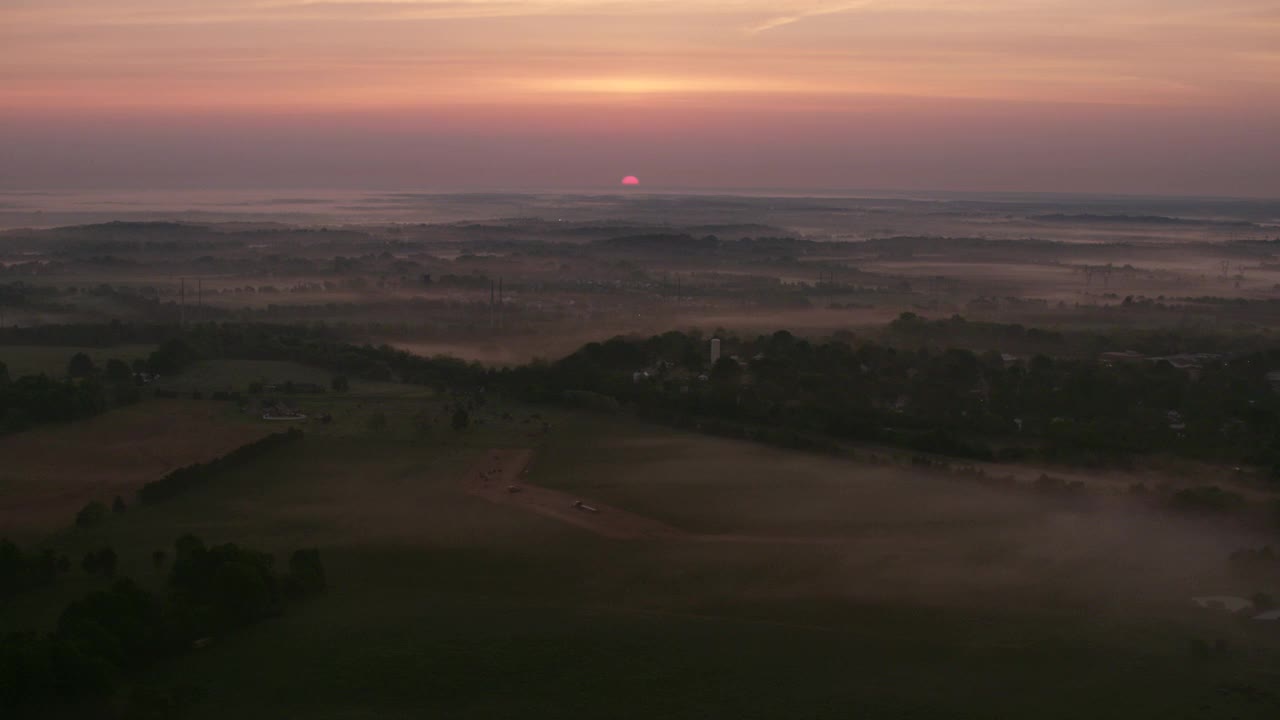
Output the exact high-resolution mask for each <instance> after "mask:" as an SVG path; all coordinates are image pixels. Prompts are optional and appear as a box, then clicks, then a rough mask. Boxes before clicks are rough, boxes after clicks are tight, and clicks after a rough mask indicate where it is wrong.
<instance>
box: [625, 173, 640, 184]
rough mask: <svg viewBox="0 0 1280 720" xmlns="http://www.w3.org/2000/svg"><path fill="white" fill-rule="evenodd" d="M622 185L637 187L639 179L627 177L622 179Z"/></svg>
mask: <svg viewBox="0 0 1280 720" xmlns="http://www.w3.org/2000/svg"><path fill="white" fill-rule="evenodd" d="M622 184H623V185H639V184H640V178H638V177H636V176H635V175H628V176H626V177H624V178H622Z"/></svg>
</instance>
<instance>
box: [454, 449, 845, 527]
mask: <svg viewBox="0 0 1280 720" xmlns="http://www.w3.org/2000/svg"><path fill="white" fill-rule="evenodd" d="M533 455H534V453H533V451H532V450H528V449H496V450H488V451H486V452H485V456H484V459H483V460H482V461H480V462H479V463H477V464H476V465H475V466H474V467H472V468H471V470H469V471H468V473H467V477H466V480H465V483H466V489H467V492H469V493H470V494H472V495H476V496H478V497H482V498H484V499H485V500H488V501H490V502H493V503H496V504H499V505H508V506H513V507H518V508H523V509H525V510H528V511H530V512H535V513H538V514H539V515H545V516H546V517H550V518H554V519H556V520H559V521H561V522H565V523H568V524H570V525H574V526H576V527H580V528H582V529H584V530H589V531H591V532H593V533H596V534H597V535H602V536H604V537H608V538H614V539H618V540H635V539H641V538H648V539H663V540H689V541H696V542H723V543H769V544H785V545H830V544H836V543H842V542H849V539H848V538H833V537H772V536H760V535H703V534H698V533H691V532H688V531H685V530H681V529H680V528H677V527H674V526H671V525H668V524H666V523H664V522H662V521H661V520H656V519H654V518H649V517H645V516H643V515H637V514H636V513H633V512H630V511H627V510H623V509H622V508H619V507H615V506H613V505H607V504H605V503H601V502H597V501H595V500H592V499H590V498H585V497H581V496H578V495H571V494H569V493H566V492H563V491H561V490H552V489H551V488H545V487H541V486H539V485H531V484H529V483H528V482H527V478H528V475H529V467H530V465H531V464H532V463H533ZM578 503H581V504H582V505H586V506H587V507H589V508H593V509H594V510H595V512H592V511H591V510H588V509H583V508H580V507H577V504H578Z"/></svg>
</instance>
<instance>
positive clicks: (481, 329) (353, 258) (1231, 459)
mask: <svg viewBox="0 0 1280 720" xmlns="http://www.w3.org/2000/svg"><path fill="white" fill-rule="evenodd" d="M50 197H52V196H49V197H46V196H40V199H36V200H32V199H30V198H27V199H25V200H22V201H21V202H10V209H9V210H8V211H7V212H8V215H7V216H6V217H8V218H9V220H8V222H16V221H17V220H21V219H26V218H28V217H30V216H31V213H33V212H34V209H35V208H38V207H41V205H40V203H42V202H45V203H51V204H50V205H49V206H48V207H49V209H48V210H45V211H44V213H45V214H44V216H43V217H45V218H46V219H48V220H50V221H52V222H50V223H49V225H48V226H39V227H37V226H36V225H41V223H32V225H33V226H32V227H11V228H10V229H7V230H4V231H3V232H0V265H2V269H0V290H2V294H0V303H2V304H0V312H2V313H3V315H2V317H3V327H0V361H2V362H3V366H0V367H2V368H3V372H0V378H2V380H0V383H3V384H0V397H3V400H4V404H5V412H4V415H3V418H4V425H3V428H2V429H3V431H4V433H5V436H4V437H2V438H0V453H2V454H3V457H4V458H5V460H6V462H5V463H4V467H3V469H0V534H3V535H4V536H6V537H8V538H10V539H11V540H12V541H13V542H14V543H16V544H12V545H9V546H6V547H7V548H8V549H7V550H5V553H6V554H5V555H4V557H5V558H6V559H5V562H6V563H7V565H6V566H5V568H6V569H5V572H6V573H8V575H6V577H8V578H10V581H9V582H10V583H11V584H12V585H11V588H12V589H10V590H8V591H6V595H5V599H4V602H5V605H4V614H3V619H4V624H3V627H2V629H3V630H4V631H5V632H7V633H16V634H13V635H11V636H10V640H8V641H7V642H8V643H9V644H8V645H7V646H6V647H7V648H8V649H7V650H6V652H8V653H10V654H9V655H7V656H6V657H7V659H6V660H5V662H6V663H7V664H5V665H3V666H2V667H4V668H7V670H5V672H7V673H9V674H8V675H5V676H4V678H5V680H4V684H3V685H2V686H0V687H3V688H5V690H4V692H5V693H6V695H5V696H4V697H5V702H6V703H8V704H9V705H10V706H11V707H13V708H15V709H21V710H22V711H24V712H25V711H31V712H39V713H45V712H54V711H56V712H63V711H65V712H67V713H71V712H77V711H79V710H80V709H83V708H87V707H98V706H100V705H98V703H101V702H104V700H103V699H104V698H105V699H106V700H105V701H106V702H109V704H110V706H113V707H116V708H119V709H120V710H119V712H122V713H126V716H133V715H128V714H129V713H150V715H148V716H165V717H167V716H170V715H174V714H180V715H182V716H190V717H225V716H226V715H228V714H238V715H243V716H248V717H259V716H260V717H276V716H278V715H279V713H280V712H281V711H282V710H284V711H285V712H286V714H305V715H308V716H316V717H347V716H351V715H353V714H355V715H359V714H365V713H372V714H374V715H377V716H385V715H402V714H405V715H408V714H415V713H417V712H420V711H426V712H435V713H440V714H444V715H447V716H451V717H494V716H516V715H519V716H522V717H528V716H535V717H540V716H548V717H550V716H560V714H561V713H562V712H564V711H565V709H566V708H579V709H581V710H582V711H583V712H587V708H589V707H592V706H595V705H599V704H601V703H607V704H609V705H610V707H611V711H610V714H612V715H616V716H620V717H632V716H634V717H641V716H645V717H652V716H654V715H660V716H665V717H704V716H705V714H704V712H705V708H706V707H707V706H706V705H705V703H707V702H710V700H709V699H708V695H707V693H708V692H709V690H708V687H709V685H708V683H711V684H714V685H716V686H718V687H722V688H729V690H728V692H729V695H727V696H721V695H717V699H716V700H715V707H716V708H717V709H718V711H721V710H727V711H735V712H738V713H741V714H745V715H752V714H753V713H759V714H762V715H765V716H779V717H781V716H795V714H799V715H804V716H825V715H827V714H828V713H829V712H832V709H833V708H835V707H863V708H870V710H868V712H872V713H875V714H883V715H886V716H901V715H902V714H904V713H907V714H910V713H917V714H924V715H929V714H938V715H945V716H954V715H957V714H962V715H963V714H974V713H973V712H972V711H973V709H974V707H975V706H974V705H973V702H974V698H975V695H974V693H975V692H978V693H980V695H978V697H981V704H982V705H981V706H982V708H984V710H983V711H982V712H979V713H977V715H980V716H990V717H1010V716H1024V715H1029V714H1034V715H1036V716H1062V717H1078V716H1079V714H1081V713H1089V714H1097V715H1102V716H1109V715H1112V714H1114V713H1113V712H1112V711H1113V710H1114V711H1115V712H1116V713H1118V712H1120V711H1121V710H1123V711H1124V712H1125V713H1128V712H1130V711H1132V712H1136V713H1137V714H1138V715H1140V716H1151V715H1152V714H1162V713H1173V714H1178V713H1179V712H1181V710H1180V709H1185V708H1189V707H1191V708H1199V709H1198V710H1197V711H1196V714H1193V715H1192V716H1195V717H1244V716H1249V717H1254V716H1256V717H1264V716H1267V715H1269V714H1270V713H1271V712H1273V711H1274V710H1275V709H1276V708H1277V707H1280V705H1278V703H1280V696H1276V695H1274V694H1273V690H1272V689H1271V688H1272V686H1273V679H1274V676H1275V673H1276V672H1277V671H1280V635H1277V634H1276V633H1275V632H1274V630H1276V628H1277V627H1280V626H1277V625H1276V624H1275V622H1273V621H1271V620H1267V619H1262V618H1268V617H1273V616H1274V613H1272V614H1271V615H1268V613H1269V612H1271V610H1272V608H1273V607H1274V606H1275V605H1276V603H1277V600H1276V598H1277V597H1280V558H1278V557H1277V556H1276V555H1275V554H1274V551H1273V550H1272V549H1271V548H1272V547H1274V545H1275V543H1276V539H1277V533H1278V532H1280V480H1278V479H1277V478H1280V444H1277V440H1276V438H1277V437H1280V435H1278V434H1277V431H1278V428H1280V394H1278V393H1277V390H1276V387H1277V386H1280V351H1278V350H1277V349H1276V343H1275V333H1276V332H1277V329H1278V328H1280V304H1277V302H1276V297H1277V287H1280V258H1278V257H1277V254H1276V253H1277V248H1280V227H1278V226H1277V223H1276V214H1275V205H1274V204H1269V203H1266V202H1260V201H1224V200H1181V199H1150V200H1137V199H1123V198H1117V199H1084V198H1050V197H1038V198H999V199H997V198H986V199H975V198H966V199H954V198H950V199H946V198H935V199H905V198H904V199H894V198H876V199H868V198H841V197H803V196H787V197H772V196H737V195H663V194H653V195H640V194H636V195H617V194H604V195H573V194H558V195H533V196H525V195H519V194H506V195H419V194H396V195H380V194H370V195H342V196H328V197H326V198H319V197H317V198H314V199H313V200H309V201H307V202H306V203H303V202H302V201H301V199H294V200H291V201H288V202H282V201H280V200H273V199H263V200H252V197H251V196H249V195H247V194H246V195H245V197H247V198H249V199H246V200H243V201H240V202H238V203H233V202H231V201H229V200H227V199H225V198H223V199H217V200H215V199H207V200H202V201H200V202H196V201H194V200H192V198H191V197H190V196H174V197H172V198H166V197H165V196H157V197H153V198H139V199H135V200H134V201H132V202H134V203H136V205H126V206H124V207H125V208H127V209H121V208H120V207H119V206H117V205H115V204H114V203H117V202H123V201H119V200H113V201H111V202H110V203H108V202H106V201H103V200H90V199H87V198H80V199H78V200H77V201H76V202H75V203H72V204H70V205H66V206H64V205H61V204H59V203H61V202H64V201H65V198H59V199H50ZM23 203H25V204H23ZM169 203H180V205H170V204H169ZM286 205H298V206H302V207H305V208H306V209H305V210H302V211H299V212H294V211H292V210H288V209H283V210H282V209H281V208H282V207H283V206H286ZM55 206H56V209H55ZM179 206H180V207H183V208H191V210H190V211H186V210H184V211H177V210H175V209H174V208H176V207H179ZM24 213H25V214H24ZM413 217H416V218H418V219H419V220H421V221H419V222H408V221H407V219H408V218H413ZM157 218H168V219H163V220H161V219H157ZM37 219H39V218H37ZM71 220H79V221H81V222H80V224H69V225H63V224H60V223H63V222H67V221H71ZM288 428H292V429H291V430H290V431H289V433H284V432H282V430H284V429H288ZM188 535H195V536H198V537H199V538H201V540H199V541H197V540H194V539H192V538H190V537H187V539H180V538H183V537H184V536H188ZM175 540H177V541H178V544H177V545H176V546H175V545H174V542H175ZM204 542H208V543H211V544H210V545H209V546H208V547H206V546H205V545H203V543H204ZM228 542H230V543H235V545H226V546H222V545H217V543H228ZM196 543H200V544H196ZM258 552H265V553H268V554H270V555H255V554H254V553H258ZM103 553H109V554H110V557H109V558H107V557H106V556H105V555H103ZM246 553H247V554H246ZM299 553H301V554H299ZM307 553H313V554H311V555H308V554H307ZM272 555H273V556H275V557H278V558H289V562H288V563H287V564H282V562H275V563H272V562H267V561H264V560H261V559H260V558H268V557H270V556H272ZM255 558H258V559H255ZM321 563H322V568H321V567H320V564H321ZM232 568H238V569H237V570H235V573H239V574H234V573H233V574H228V573H232ZM202 572H203V573H210V574H209V576H208V579H207V580H203V581H198V580H197V578H199V577H201V576H200V573H202ZM241 574H242V575H243V579H240V580H233V579H232V578H233V577H237V578H238V577H241ZM255 577H256V578H259V579H257V580H251V579H250V578H255ZM317 577H318V578H319V579H318V580H317V579H316V578H317ZM121 578H128V580H127V581H125V580H121ZM13 583H16V584H13ZM192 583H194V584H192ZM202 583H203V584H202ZM77 598H82V599H81V600H79V601H77V600H76V599H77ZM130 598H132V599H130ZM144 598H145V599H144ZM68 603H71V604H70V605H68ZM139 603H141V604H139ZM64 606H65V607H66V609H65V610H64V609H62V608H63V607H64ZM123 607H133V608H134V609H133V610H130V611H128V613H131V614H128V615H127V616H128V618H129V619H128V620H127V624H125V625H117V624H113V623H118V622H121V619H120V618H121V617H122V616H121V615H120V613H122V612H124V611H123V610H121V609H119V608H123ZM111 608H117V609H111ZM1254 618H1259V619H1254ZM90 628H99V629H93V630H91V629H90ZM33 631H34V632H35V633H36V634H35V635H30V634H23V633H31V632H33ZM47 632H52V633H53V635H51V636H49V637H50V638H51V639H50V640H47V641H42V640H39V639H38V638H39V637H40V633H47ZM103 633H105V634H103ZM120 633H124V634H123V635H121V634H120ZM139 633H142V634H141V635H139ZM109 636H110V637H116V638H117V639H115V640H111V641H107V640H105V638H107V637H109ZM42 642H48V643H52V645H50V646H49V649H47V650H45V649H42V648H43V647H44V646H42V645H41V644H40V643H42ZM104 643H106V644H104ZM116 643H123V645H116ZM107 648H112V649H110V650H108V649H107ZM116 648H118V649H116ZM42 652H51V653H53V655H52V657H54V658H55V660H54V661H53V664H52V665H47V666H46V665H40V664H39V662H37V661H35V660H33V659H32V658H35V657H38V656H39V653H42ZM59 653H61V655H60V654H59ZM66 653H74V654H72V655H66ZM56 658H65V659H60V660H59V659H56ZM157 658H163V662H157ZM32 663H35V664H32ZM41 667H44V668H46V669H44V670H39V669H38V668H41ZM267 668H285V670H272V671H270V672H268V671H267ZM40 672H45V673H49V674H50V675H49V680H47V681H37V680H35V678H38V677H39V673H40ZM997 677H998V678H999V681H998V682H997V681H996V680H995V678H997ZM1064 677H1071V678H1072V679H1073V680H1072V682H1073V683H1074V684H1075V689H1074V690H1073V693H1072V699H1071V700H1070V701H1069V702H1065V703H1062V704H1059V705H1055V706H1054V707H1055V708H1056V709H1054V710H1049V709H1046V707H1045V706H1044V705H1043V701H1042V698H1043V697H1044V694H1045V693H1052V692H1056V691H1057V689H1058V688H1059V687H1060V684H1061V683H1062V682H1063V680H1062V679H1063V678H1064ZM704 678H705V679H704ZM780 678H785V684H784V685H782V686H779V685H777V683H778V682H780V680H779V679H780ZM37 682H52V683H54V685H53V686H52V687H53V689H52V690H42V689H41V687H42V686H41V685H39V684H33V683H37ZM77 683H79V685H77ZM922 683H925V684H927V685H928V687H930V688H931V690H930V694H929V695H928V696H927V697H925V698H922V697H921V696H920V695H919V693H918V692H917V690H918V688H919V687H920V686H921V684H922ZM993 683H994V685H993ZM46 687H47V686H46ZM655 687H661V688H662V691H661V692H658V691H655V689H654V688H655ZM975 687H978V688H983V687H991V688H992V689H991V690H975V689H974V688H975ZM995 687H999V688H1000V690H999V691H998V692H997V691H995V689H994V688H995ZM1011 687H1017V688H1018V690H1016V691H1010V690H1009V688H1011ZM769 688H772V689H769ZM1118 699H1119V700H1118Z"/></svg>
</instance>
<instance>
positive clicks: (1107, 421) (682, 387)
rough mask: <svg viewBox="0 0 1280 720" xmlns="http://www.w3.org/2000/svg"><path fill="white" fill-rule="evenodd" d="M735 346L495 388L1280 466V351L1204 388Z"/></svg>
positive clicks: (831, 345) (1043, 446) (1081, 453)
mask: <svg viewBox="0 0 1280 720" xmlns="http://www.w3.org/2000/svg"><path fill="white" fill-rule="evenodd" d="M722 348H723V350H722V352H723V356H722V357H721V359H720V361H719V362H718V363H717V364H716V365H715V367H712V368H710V370H709V372H708V370H707V363H708V359H707V342H706V340H705V339H704V338H703V337H701V336H699V335H697V334H684V333H678V332H672V333H667V334H665V335H660V336H655V337H652V338H648V339H628V338H614V339H613V340H610V341H608V342H605V343H592V344H590V345H587V346H585V347H584V348H582V349H581V350H579V351H578V352H576V353H574V354H573V355H571V356H569V357H567V358H565V359H563V360H561V361H559V362H557V363H554V364H551V365H531V366H526V367H523V368H517V369H514V370H511V371H508V372H505V373H502V375H501V376H500V377H498V378H496V380H497V381H499V382H501V383H503V384H504V385H505V386H506V387H507V388H509V389H512V390H514V391H516V392H518V393H519V394H520V395H522V396H523V397H525V398H526V399H530V400H546V401H561V400H562V399H563V398H565V397H566V395H565V393H566V392H570V393H579V392H581V391H587V392H591V393H596V394H599V395H604V396H608V397H611V398H613V399H615V400H617V401H618V402H620V403H622V404H623V405H630V406H632V407H635V408H637V409H639V410H641V411H642V412H645V413H646V414H648V415H649V416H652V417H657V418H667V419H677V418H681V417H692V418H706V419H717V420H721V421H732V422H737V423H742V424H744V425H755V426H766V427H780V428H786V429H789V430H794V431H799V432H811V433H822V434H826V435H828V436H833V437H837V438H847V439H852V440H862V441H874V442H880V443H888V444H893V445H898V446H902V447H907V448H911V449H913V450H918V451H927V452H938V453H943V454H948V455H955V456H959V457H970V458H975V459H989V458H1008V459H1021V458H1024V457H1027V456H1029V455H1035V454H1039V455H1041V456H1045V457H1049V458H1051V459H1054V460H1060V461H1074V462H1090V461H1094V462H1096V461H1106V460H1113V459H1117V458H1122V457H1124V456H1126V455H1128V454H1130V453H1139V452H1147V451H1154V450H1159V451H1173V452H1177V453H1181V454H1185V455H1189V456H1193V457H1199V458H1205V459H1214V460H1229V461H1232V462H1239V461H1241V460H1245V461H1251V462H1258V463H1265V464H1268V465H1270V464H1272V463H1276V462H1280V396H1277V394H1276V393H1274V392H1273V391H1272V390H1271V386H1270V384H1269V382H1268V381H1267V379H1266V374H1267V373H1268V372H1270V371H1272V370H1275V369H1277V368H1280V351H1272V352H1269V353H1252V354H1249V355H1244V356H1239V357H1234V358H1231V359H1230V361H1229V362H1223V361H1220V362H1216V363H1211V364H1210V365H1209V366H1207V367H1204V368H1203V369H1202V371H1201V372H1200V373H1199V375H1198V377H1197V376H1193V375H1191V374H1188V373H1186V372H1184V371H1181V370H1178V369H1176V368H1174V367H1172V366H1170V365H1169V364H1168V363H1143V364H1132V365H1128V364H1126V365H1117V366H1114V367H1111V366H1106V365H1103V364H1100V363H1098V362H1096V361H1094V360H1092V359H1061V358H1059V359H1054V358H1050V357H1048V356H1044V355H1038V356H1035V357H1032V358H1030V359H1024V360H1017V361H1013V362H1006V359H1005V358H1004V357H1002V355H1001V354H1000V353H999V352H996V351H989V352H986V353H983V354H977V353H974V352H971V351H969V350H965V349H960V348H949V349H930V348H918V349H914V350H903V349H899V348H894V347H890V346H885V345H881V344H878V343H875V342H863V343H859V344H856V345H855V344H853V343H849V342H844V341H834V340H833V341H829V342H823V343H812V342H809V341H806V340H802V339H799V338H796V337H794V336H792V335H791V334H790V333H786V332H779V333H775V334H773V335H771V336H762V337H758V338H755V339H740V338H734V337H731V336H730V337H724V338H722ZM638 371H644V373H645V374H644V375H643V376H642V377H640V378H638V377H637V375H636V373H637V372H638ZM700 376H705V378H706V379H705V380H702V379H701V378H700ZM573 397H575V398H576V397H580V395H574V396H573ZM1170 413H1173V415H1171V414H1170ZM1171 418H1173V419H1172V420H1171Z"/></svg>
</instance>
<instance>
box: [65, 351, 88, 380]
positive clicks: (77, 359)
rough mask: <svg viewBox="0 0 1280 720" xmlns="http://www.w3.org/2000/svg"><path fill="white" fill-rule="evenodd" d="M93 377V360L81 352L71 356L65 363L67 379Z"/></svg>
mask: <svg viewBox="0 0 1280 720" xmlns="http://www.w3.org/2000/svg"><path fill="white" fill-rule="evenodd" d="M91 375H93V359H92V358H90V357H89V356H88V355H86V354H85V353H82V352H78V353H76V354H75V355H72V356H71V361H70V362H68V363H67V377H72V378H87V377H89V376H91Z"/></svg>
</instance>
